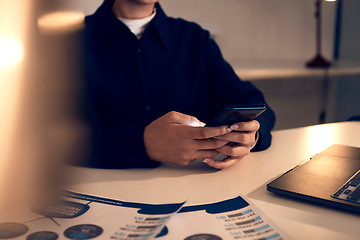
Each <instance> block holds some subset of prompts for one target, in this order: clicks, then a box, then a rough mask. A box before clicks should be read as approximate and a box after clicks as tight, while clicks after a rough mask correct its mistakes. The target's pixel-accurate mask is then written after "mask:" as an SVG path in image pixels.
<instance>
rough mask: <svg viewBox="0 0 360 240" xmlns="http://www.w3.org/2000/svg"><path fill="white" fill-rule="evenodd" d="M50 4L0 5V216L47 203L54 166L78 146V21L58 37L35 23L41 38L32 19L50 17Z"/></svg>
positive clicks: (31, 0) (18, 1)
mask: <svg viewBox="0 0 360 240" xmlns="http://www.w3.org/2000/svg"><path fill="white" fill-rule="evenodd" d="M52 3H56V1H47V3H46V4H44V2H43V1H40V0H11V1H4V0H0V44H1V45H2V47H0V51H1V52H0V56H1V57H0V216H1V214H2V213H3V212H4V211H6V210H9V209H10V208H11V207H17V206H19V205H21V204H22V203H27V202H29V201H47V200H48V199H52V198H53V197H54V196H55V195H54V194H55V193H56V192H57V190H58V188H60V187H61V186H62V185H63V184H64V179H66V178H67V177H68V176H65V173H64V172H63V171H62V165H63V164H64V162H65V161H69V160H72V158H77V156H78V155H80V152H81V151H80V149H82V147H81V146H83V144H81V143H82V141H83V138H81V136H83V134H82V130H81V129H82V128H81V127H80V125H81V124H80V122H79V118H78V106H77V102H78V97H79V96H78V94H79V91H80V88H81V86H80V83H81V81H75V80H77V79H80V76H79V73H80V72H81V71H80V69H81V60H80V59H79V58H77V57H76V56H75V55H78V54H77V51H76V50H77V49H79V48H77V44H78V41H77V39H76V36H77V35H79V34H77V32H78V31H81V26H82V22H81V21H82V20H81V19H83V18H81V16H79V14H78V15H76V17H75V18H73V19H76V21H73V23H74V24H75V25H76V26H75V27H74V24H73V25H72V24H71V21H70V22H69V21H68V22H66V24H65V25H61V27H60V30H61V31H57V30H59V28H56V27H58V25H55V28H52V26H54V25H51V24H50V25H46V24H47V22H46V21H45V20H42V21H43V22H42V24H45V29H46V30H48V31H39V30H41V27H40V28H39V25H40V24H39V19H40V17H41V16H44V14H45V13H46V11H47V9H51V11H52V12H53V11H55V10H54V9H53V8H51V4H52ZM34 6H41V8H40V7H36V8H35V7H34ZM63 16H65V17H66V18H67V19H71V17H70V18H69V15H66V14H65V15H63ZM57 17H58V18H57V21H58V22H60V23H61V22H62V21H61V19H59V15H57ZM72 17H74V16H73V15H72ZM60 18H61V14H60ZM43 19H44V18H43ZM48 21H49V20H48ZM64 22H65V21H64ZM43 27H44V26H43ZM49 29H50V30H51V31H50V30H49ZM72 161H73V160H72Z"/></svg>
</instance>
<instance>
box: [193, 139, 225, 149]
mask: <svg viewBox="0 0 360 240" xmlns="http://www.w3.org/2000/svg"><path fill="white" fill-rule="evenodd" d="M228 143H229V141H224V140H220V139H214V138H209V139H195V140H194V141H193V143H192V146H194V147H195V148H196V149H197V150H206V149H216V148H220V147H222V146H225V145H226V144H228Z"/></svg>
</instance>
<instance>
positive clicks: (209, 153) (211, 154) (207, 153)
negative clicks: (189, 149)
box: [194, 150, 219, 159]
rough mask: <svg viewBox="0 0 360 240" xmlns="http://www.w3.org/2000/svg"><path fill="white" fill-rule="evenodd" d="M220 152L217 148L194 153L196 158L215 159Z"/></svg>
mask: <svg viewBox="0 0 360 240" xmlns="http://www.w3.org/2000/svg"><path fill="white" fill-rule="evenodd" d="M218 154H219V152H218V151H216V150H199V151H196V153H195V154H194V159H207V158H210V159H213V158H215V157H216V155H218Z"/></svg>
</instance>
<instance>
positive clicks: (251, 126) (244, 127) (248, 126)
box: [230, 120, 260, 132]
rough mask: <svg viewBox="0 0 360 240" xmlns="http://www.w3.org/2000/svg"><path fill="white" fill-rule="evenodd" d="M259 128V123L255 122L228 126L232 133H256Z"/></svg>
mask: <svg viewBox="0 0 360 240" xmlns="http://www.w3.org/2000/svg"><path fill="white" fill-rule="evenodd" d="M259 128H260V123H259V122H258V121H256V120H252V121H249V122H239V123H234V124H233V125H231V126H230V129H231V130H233V131H242V132H256V131H257V130H259Z"/></svg>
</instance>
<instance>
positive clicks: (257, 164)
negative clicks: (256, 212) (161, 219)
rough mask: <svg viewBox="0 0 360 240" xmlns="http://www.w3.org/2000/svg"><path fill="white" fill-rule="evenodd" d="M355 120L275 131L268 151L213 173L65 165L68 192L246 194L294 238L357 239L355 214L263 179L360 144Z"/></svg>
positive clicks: (193, 196) (128, 196)
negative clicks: (290, 195) (273, 188)
mask: <svg viewBox="0 0 360 240" xmlns="http://www.w3.org/2000/svg"><path fill="white" fill-rule="evenodd" d="M359 133H360V122H343V123H333V124H325V125H318V126H311V127H304V128H297V129H290V130H281V131H275V132H274V133H273V144H272V146H271V148H270V149H268V150H266V151H263V152H259V153H252V154H251V155H249V156H247V157H246V158H245V159H243V160H242V161H241V162H239V163H238V164H236V165H235V166H233V167H231V168H229V169H225V170H221V171H217V170H214V169H211V168H209V167H207V166H205V165H203V164H202V163H195V164H193V165H191V166H188V167H176V166H169V165H166V166H161V167H159V168H157V169H150V170H147V169H134V170H99V169H86V168H76V167H71V168H70V169H69V171H70V172H72V173H73V174H72V177H73V179H72V186H71V187H70V188H71V190H75V191H79V192H84V193H89V194H96V195H100V196H106V197H109V198H115V199H119V200H125V201H138V202H148V203H166V202H178V201H182V200H185V199H188V203H189V204H199V203H209V202H215V201H220V200H225V199H227V198H230V197H235V196H238V195H239V194H240V193H242V194H244V195H246V196H247V197H248V198H249V199H250V201H252V202H253V203H254V204H255V205H257V207H259V208H260V209H261V210H262V211H264V212H265V214H267V215H268V216H269V217H270V218H271V219H272V220H273V221H274V222H275V223H277V224H278V225H279V226H280V227H281V228H282V229H283V230H285V231H286V232H287V233H288V234H289V235H291V236H292V237H293V238H294V239H334V240H335V239H336V240H338V239H341V240H344V239H359V237H360V227H359V226H360V215H355V214H350V213H347V212H342V211H340V210H336V209H330V208H327V207H323V206H319V205H314V204H311V203H306V202H301V201H297V200H293V199H286V198H283V197H280V196H278V195H275V194H272V193H269V192H267V190H266V187H265V185H266V183H267V182H269V181H270V180H271V179H273V178H275V177H276V176H278V175H280V174H281V173H283V172H285V171H287V170H288V169H290V168H292V167H294V166H295V165H296V164H297V163H299V162H301V161H303V160H307V159H308V158H309V157H311V156H312V155H314V154H315V153H317V152H320V151H322V150H323V149H325V148H326V147H328V146H330V145H331V144H333V143H338V144H345V145H351V146H357V147H360V134H359Z"/></svg>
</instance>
